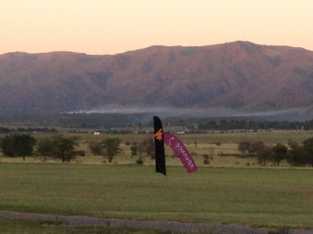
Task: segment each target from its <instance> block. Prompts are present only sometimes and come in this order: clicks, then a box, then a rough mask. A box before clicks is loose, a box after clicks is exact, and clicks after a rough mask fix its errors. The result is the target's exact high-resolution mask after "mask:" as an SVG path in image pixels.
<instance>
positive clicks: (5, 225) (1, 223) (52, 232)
mask: <svg viewBox="0 0 313 234" xmlns="http://www.w3.org/2000/svg"><path fill="white" fill-rule="evenodd" d="M0 232H1V234H21V233H22V234H100V233H101V234H162V232H157V231H149V230H127V229H111V228H104V227H69V226H61V225H52V224H44V223H36V222H21V221H18V222H16V221H9V220H0Z"/></svg>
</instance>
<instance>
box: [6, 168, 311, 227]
mask: <svg viewBox="0 0 313 234" xmlns="http://www.w3.org/2000/svg"><path fill="white" fill-rule="evenodd" d="M168 174H169V175H168V176H167V177H164V176H161V175H158V174H155V173H154V168H153V167H137V166H104V165H73V164H70V165H61V164H0V188H1V190H0V210H13V211H30V212H42V213H56V214H77V215H90V216H97V217H116V218H131V219H133V218H137V219H166V220H181V221H194V222H210V223H242V224H250V225H255V226H267V227H269V226H275V227H277V226H278V227H279V226H290V227H313V212H312V210H313V180H312V178H313V170H310V169H256V168H254V169H252V168H250V169H248V168H245V169H240V168H237V169H236V168H201V169H200V170H199V172H198V173H196V174H193V175H188V174H186V173H185V172H184V170H183V169H182V168H180V167H169V170H168Z"/></svg>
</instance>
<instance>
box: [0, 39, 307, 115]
mask: <svg viewBox="0 0 313 234" xmlns="http://www.w3.org/2000/svg"><path fill="white" fill-rule="evenodd" d="M312 91H313V52H311V51H308V50H305V49H302V48H294V47H285V46H263V45H257V44H253V43H250V42H232V43H226V44H220V45H213V46H204V47H164V46H153V47H149V48H146V49H142V50H137V51H131V52H126V53H122V54H117V55H105V56H99V55H86V54H77V53H71V52H52V53H43V54H27V53H9V54H4V55H0V111H1V112H2V113H7V112H8V113H15V112H19V113H26V112H27V113H48V112H53V113H55V112H64V111H75V110H90V109H94V108H101V107H104V108H105V106H119V107H152V106H156V107H163V106H165V107H181V108H208V107H213V108H216V107H218V108H232V109H235V110H247V111H266V110H283V109H288V108H297V107H306V106H310V105H311V104H312V103H313V92H312Z"/></svg>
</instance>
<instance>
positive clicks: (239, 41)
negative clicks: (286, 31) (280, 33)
mask: <svg viewBox="0 0 313 234" xmlns="http://www.w3.org/2000/svg"><path fill="white" fill-rule="evenodd" d="M235 43H247V44H253V45H257V46H267V47H289V48H298V49H303V50H306V51H311V52H313V50H311V49H308V48H305V47H302V46H293V45H284V44H263V43H255V42H252V41H246V40H235V41H227V42H221V43H214V44H205V45H195V46H193V45H157V44H155V45H150V46H146V47H141V48H138V49H130V50H125V51H124V52H117V53H107V54H94V53H87V52H81V51H71V50H53V51H49V50H48V51H45V52H28V51H11V52H4V53H0V56H3V55H9V54H29V55H41V54H51V53H69V54H70V53H72V54H83V55H89V56H114V55H119V54H125V53H129V52H135V51H140V50H145V49H149V48H153V47H164V48H175V47H176V48H177V47H183V48H201V47H213V46H220V45H226V44H235Z"/></svg>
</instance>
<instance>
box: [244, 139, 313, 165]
mask: <svg viewBox="0 0 313 234" xmlns="http://www.w3.org/2000/svg"><path fill="white" fill-rule="evenodd" d="M238 150H239V151H240V152H241V157H253V158H256V159H257V161H258V163H259V164H260V165H263V166H264V165H266V164H268V163H272V164H273V165H274V166H279V165H280V163H281V162H282V161H283V160H285V161H286V162H287V163H289V164H290V165H292V166H312V167H313V138H309V139H306V140H304V141H303V142H302V143H301V144H299V143H297V142H294V141H290V142H288V144H287V145H285V144H281V143H278V144H276V145H273V146H269V145H266V144H264V142H262V141H257V142H248V141H244V142H240V143H239V145H238Z"/></svg>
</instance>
